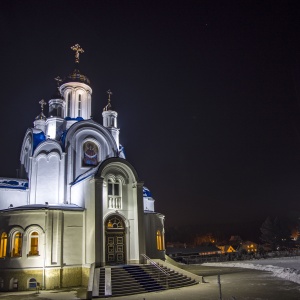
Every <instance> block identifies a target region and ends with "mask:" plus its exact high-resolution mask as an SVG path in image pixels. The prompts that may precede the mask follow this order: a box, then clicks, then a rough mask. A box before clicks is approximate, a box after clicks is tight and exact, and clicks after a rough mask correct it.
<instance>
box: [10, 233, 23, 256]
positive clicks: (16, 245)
mask: <svg viewBox="0 0 300 300" xmlns="http://www.w3.org/2000/svg"><path fill="white" fill-rule="evenodd" d="M21 252H22V234H21V232H19V231H17V232H16V233H15V235H14V238H13V249H12V256H13V257H17V256H21Z"/></svg>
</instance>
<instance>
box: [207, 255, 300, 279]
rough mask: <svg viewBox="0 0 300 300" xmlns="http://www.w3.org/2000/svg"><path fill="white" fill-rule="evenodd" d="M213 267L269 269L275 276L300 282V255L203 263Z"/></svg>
mask: <svg viewBox="0 0 300 300" xmlns="http://www.w3.org/2000/svg"><path fill="white" fill-rule="evenodd" d="M202 265H203V266H211V267H236V268H245V269H256V270H261V271H269V272H271V273H273V276H276V277H280V278H283V279H286V280H290V281H293V282H296V283H298V284H300V257H299V256H298V257H280V258H268V259H259V260H244V261H238V262H221V263H203V264H202Z"/></svg>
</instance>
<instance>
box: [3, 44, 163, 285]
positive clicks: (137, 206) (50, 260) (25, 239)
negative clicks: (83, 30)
mask: <svg viewBox="0 0 300 300" xmlns="http://www.w3.org/2000/svg"><path fill="white" fill-rule="evenodd" d="M72 50H74V51H75V69H74V70H73V71H72V72H71V73H70V74H69V75H68V76H66V77H65V78H64V79H60V78H59V77H58V78H56V81H57V84H58V89H57V93H56V94H55V96H53V97H52V98H51V99H50V100H49V102H48V105H49V115H48V117H46V116H45V115H44V111H43V108H44V105H46V102H45V101H44V100H42V101H40V104H41V113H40V114H39V115H38V116H37V117H36V119H35V120H34V122H33V124H34V125H33V128H29V129H27V131H26V133H25V136H24V140H23V144H22V148H21V154H20V172H19V173H20V174H19V178H4V177H1V178H0V290H14V289H18V290H26V289H28V288H33V287H35V286H36V284H37V283H40V286H41V288H45V289H54V288H60V287H68V286H87V284H88V280H89V274H90V268H91V266H92V265H94V266H96V267H100V266H108V265H122V264H139V263H141V262H142V260H143V258H142V255H143V254H146V255H147V256H149V257H151V258H160V259H164V257H165V246H164V215H162V214H160V213H157V212H155V210H154V200H153V198H152V196H151V193H150V191H149V190H148V189H147V188H145V187H144V184H143V182H142V181H140V179H139V177H138V174H137V172H136V170H135V169H134V167H133V166H132V165H131V164H130V162H128V161H127V160H126V158H125V155H124V151H123V147H122V146H121V144H120V141H119V138H120V136H119V134H120V129H119V128H118V123H117V119H118V113H117V112H116V111H114V110H113V109H112V105H111V94H112V93H111V92H110V91H108V103H103V106H105V105H106V104H107V105H106V106H105V107H104V109H103V112H102V117H103V124H98V123H97V122H95V121H94V120H93V119H91V117H90V116H91V114H92V112H91V102H92V88H91V86H90V81H89V79H88V77H86V76H85V75H83V74H82V73H81V72H80V71H79V54H80V53H82V52H83V50H82V48H80V46H79V45H78V44H77V45H75V46H73V47H72Z"/></svg>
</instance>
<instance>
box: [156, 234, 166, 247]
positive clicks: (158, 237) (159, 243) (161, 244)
mask: <svg viewBox="0 0 300 300" xmlns="http://www.w3.org/2000/svg"><path fill="white" fill-rule="evenodd" d="M156 248H157V250H164V242H163V236H162V234H161V231H160V230H157V231H156Z"/></svg>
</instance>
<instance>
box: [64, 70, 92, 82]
mask: <svg viewBox="0 0 300 300" xmlns="http://www.w3.org/2000/svg"><path fill="white" fill-rule="evenodd" d="M67 82H82V83H85V84H88V85H90V83H91V82H90V80H89V79H88V77H87V76H85V75H83V74H81V73H80V71H79V70H78V69H77V68H76V67H75V69H74V70H73V72H72V73H70V74H69V75H68V76H66V77H65V78H64V80H63V82H62V84H64V83H67Z"/></svg>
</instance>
